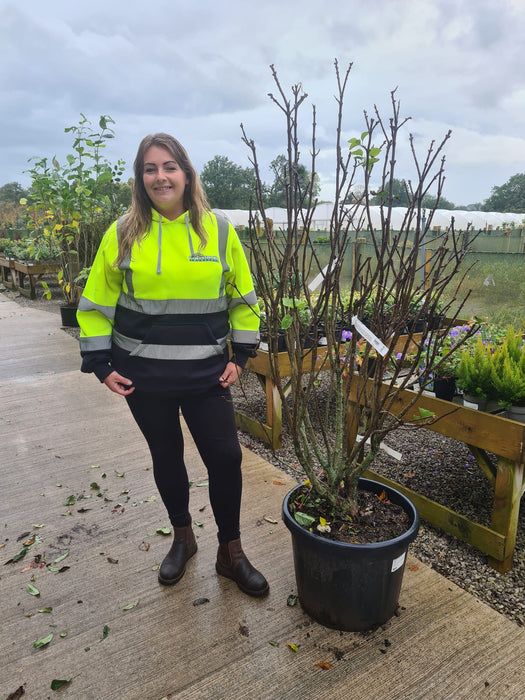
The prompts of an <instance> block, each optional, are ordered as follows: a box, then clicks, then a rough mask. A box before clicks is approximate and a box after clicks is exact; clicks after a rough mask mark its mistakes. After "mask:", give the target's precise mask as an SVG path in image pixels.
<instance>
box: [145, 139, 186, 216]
mask: <svg viewBox="0 0 525 700" xmlns="http://www.w3.org/2000/svg"><path fill="white" fill-rule="evenodd" d="M142 181H143V183H144V189H145V190H146V192H147V194H148V197H149V198H150V199H151V202H152V204H153V207H154V209H156V210H157V211H158V212H159V213H160V214H162V216H165V217H166V218H167V219H171V220H173V219H176V218H177V217H179V216H180V215H181V214H183V213H184V203H183V198H184V189H185V187H186V185H187V184H188V178H187V176H186V173H185V172H184V170H182V168H181V167H180V166H179V164H178V163H177V161H176V160H174V158H173V155H172V154H171V153H170V152H169V151H168V150H167V149H166V148H161V147H159V146H150V147H149V148H148V150H147V151H146V153H145V154H144V170H143V174H142Z"/></svg>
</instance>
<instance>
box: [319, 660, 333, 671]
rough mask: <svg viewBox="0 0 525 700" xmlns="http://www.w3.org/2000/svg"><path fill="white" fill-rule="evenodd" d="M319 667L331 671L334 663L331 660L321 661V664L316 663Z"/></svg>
mask: <svg viewBox="0 0 525 700" xmlns="http://www.w3.org/2000/svg"><path fill="white" fill-rule="evenodd" d="M315 665H316V666H317V668H322V669H323V670H324V671H329V670H330V669H331V668H332V664H331V663H330V662H329V661H321V663H320V664H315Z"/></svg>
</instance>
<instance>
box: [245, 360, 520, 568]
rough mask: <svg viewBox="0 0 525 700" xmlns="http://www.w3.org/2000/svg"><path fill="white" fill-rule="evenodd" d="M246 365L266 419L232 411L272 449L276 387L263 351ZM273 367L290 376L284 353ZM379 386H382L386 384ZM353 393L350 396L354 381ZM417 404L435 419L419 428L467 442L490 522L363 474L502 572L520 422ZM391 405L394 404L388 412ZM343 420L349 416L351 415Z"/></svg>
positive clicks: (406, 396)
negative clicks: (486, 489) (488, 493)
mask: <svg viewBox="0 0 525 700" xmlns="http://www.w3.org/2000/svg"><path fill="white" fill-rule="evenodd" d="M317 352H318V358H319V359H318V360H317V366H318V367H322V364H323V362H324V360H325V357H326V350H324V352H323V349H321V348H318V351H317ZM246 369H247V370H249V371H252V372H254V373H255V374H256V375H257V378H258V379H259V381H260V383H261V385H262V388H263V390H264V391H265V394H266V423H262V422H261V421H258V420H256V419H254V418H251V417H250V416H247V415H245V414H243V413H241V412H239V411H237V412H236V421H237V426H238V427H239V428H240V429H241V430H244V431H246V432H249V433H251V434H252V435H254V436H255V437H258V438H259V439H261V440H263V441H264V442H267V443H269V444H270V445H271V446H272V448H273V449H274V450H276V449H279V447H281V445H282V442H281V433H282V405H281V399H280V396H279V392H278V390H277V387H276V386H275V385H274V384H273V382H272V379H271V376H270V366H269V354H268V352H265V351H263V350H259V351H258V356H257V357H256V358H253V359H250V360H249V361H248V363H247V365H246ZM279 369H280V372H281V376H282V377H283V378H284V377H287V376H290V365H289V358H288V354H287V353H279ZM384 390H385V391H388V386H387V385H386V384H385V385H384ZM353 397H354V399H355V398H356V388H355V386H354V393H353ZM413 400H414V392H412V391H408V390H405V391H402V392H401V393H400V395H399V396H398V398H397V400H396V403H397V406H398V407H399V409H400V410H401V408H403V407H404V406H406V404H407V403H409V402H410V401H413ZM419 407H421V408H424V409H427V410H428V411H432V413H434V414H435V416H436V418H439V420H437V421H436V422H435V423H432V424H429V425H427V426H425V429H428V430H432V431H433V432H436V433H440V434H441V435H445V436H447V437H451V438H454V439H455V440H458V441H460V442H463V443H465V444H467V445H468V446H469V449H470V451H471V453H472V454H473V455H474V457H475V458H476V462H477V464H478V466H479V468H480V469H481V470H482V472H483V473H484V475H485V476H486V477H487V479H488V481H489V484H490V485H491V487H492V489H493V492H494V503H493V508H492V520H491V526H490V527H486V526H484V525H480V524H479V523H475V522H473V521H471V520H469V519H468V518H466V517H465V516H462V515H460V514H459V513H456V512H454V511H452V510H451V509H449V508H447V507H446V506H443V505H441V504H440V503H437V502H435V501H432V500H431V499H429V498H427V497H425V496H422V495H421V494H418V493H416V492H415V491H412V490H411V489H408V488H406V487H405V486H403V485H402V484H399V483H397V482H395V481H392V480H390V479H387V478H386V477H383V476H382V475H381V474H377V473H375V472H373V471H371V470H368V471H367V472H366V473H365V476H368V477H371V478H374V479H377V480H378V481H381V482H382V483H384V484H388V485H390V486H392V487H393V488H395V489H397V490H398V491H401V492H402V493H404V494H405V495H406V496H408V498H410V499H411V500H412V501H413V503H414V504H415V506H416V507H417V508H418V510H419V512H420V515H421V517H422V518H423V519H424V520H426V521H427V522H429V523H431V524H432V525H435V526H437V527H439V528H441V529H442V530H444V531H445V532H448V533H449V534H451V535H454V536H456V537H458V538H460V539H461V540H464V541H465V542H468V543H469V544H471V545H472V546H473V547H475V548H476V549H478V550H480V551H481V552H484V553H485V554H487V555H488V562H489V564H490V565H491V566H492V567H493V568H494V569H496V570H497V571H500V572H502V573H504V572H505V571H508V570H509V569H510V568H511V567H512V560H513V554H514V548H515V545H516V532H517V527H518V516H519V509H520V501H521V497H522V495H523V493H524V490H525V479H524V463H525V425H523V424H522V423H517V422H516V421H512V420H508V419H507V418H502V417H501V416H497V415H491V414H489V413H483V412H482V411H476V410H474V409H471V408H467V407H464V406H458V405H456V404H453V403H451V402H449V401H442V400H441V399H436V398H434V397H431V396H426V395H423V396H421V397H419V398H418V399H417V402H416V404H415V405H414V412H417V410H418V408H419ZM395 409H396V405H395V404H394V406H393V407H392V410H393V412H394V413H395ZM349 420H350V421H351V420H352V416H351V415H349ZM354 435H355V431H354ZM489 453H492V454H494V455H496V460H495V461H494V460H492V459H491V458H490V456H489Z"/></svg>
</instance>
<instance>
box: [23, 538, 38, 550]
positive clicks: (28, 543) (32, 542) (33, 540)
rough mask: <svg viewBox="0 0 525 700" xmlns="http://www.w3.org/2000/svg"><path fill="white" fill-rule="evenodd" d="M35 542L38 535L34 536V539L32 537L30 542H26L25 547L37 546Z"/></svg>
mask: <svg viewBox="0 0 525 700" xmlns="http://www.w3.org/2000/svg"><path fill="white" fill-rule="evenodd" d="M35 540H36V535H33V537H31V538H30V539H29V540H26V541H25V542H24V547H31V545H32V544H35Z"/></svg>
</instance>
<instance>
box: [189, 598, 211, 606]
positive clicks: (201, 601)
mask: <svg viewBox="0 0 525 700" xmlns="http://www.w3.org/2000/svg"><path fill="white" fill-rule="evenodd" d="M209 602H210V599H209V598H197V599H196V600H194V601H193V605H194V606H195V607H197V606H198V605H204V604H205V603H209Z"/></svg>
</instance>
